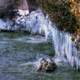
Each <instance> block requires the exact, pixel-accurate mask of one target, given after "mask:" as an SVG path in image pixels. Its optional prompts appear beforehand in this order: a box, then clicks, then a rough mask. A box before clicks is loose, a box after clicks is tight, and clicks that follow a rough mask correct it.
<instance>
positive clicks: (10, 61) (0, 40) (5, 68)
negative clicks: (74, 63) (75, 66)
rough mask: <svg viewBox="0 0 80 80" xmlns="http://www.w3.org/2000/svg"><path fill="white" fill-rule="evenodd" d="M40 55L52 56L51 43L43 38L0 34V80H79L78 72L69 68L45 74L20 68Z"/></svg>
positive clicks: (23, 67) (28, 67)
mask: <svg viewBox="0 0 80 80" xmlns="http://www.w3.org/2000/svg"><path fill="white" fill-rule="evenodd" d="M42 55H49V56H53V55H54V50H53V48H52V45H51V43H50V42H46V40H45V39H44V37H41V36H32V35H27V33H24V32H21V33H16V32H14V33H13V32H10V33H8V32H0V80H80V72H78V71H74V70H72V69H70V68H69V67H59V68H57V69H56V70H55V71H54V72H52V73H45V72H37V71H35V69H34V68H33V67H32V66H26V65H25V66H21V64H25V63H27V62H29V61H36V60H37V59H38V58H39V57H41V56H42Z"/></svg>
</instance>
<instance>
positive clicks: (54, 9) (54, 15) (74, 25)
mask: <svg viewBox="0 0 80 80" xmlns="http://www.w3.org/2000/svg"><path fill="white" fill-rule="evenodd" d="M37 1H38V3H39V5H40V6H41V8H42V9H43V11H45V12H47V13H48V14H49V16H50V18H51V20H52V21H54V22H55V23H57V26H58V28H59V29H60V30H64V31H69V32H71V33H75V31H77V29H80V1H79V0H37Z"/></svg>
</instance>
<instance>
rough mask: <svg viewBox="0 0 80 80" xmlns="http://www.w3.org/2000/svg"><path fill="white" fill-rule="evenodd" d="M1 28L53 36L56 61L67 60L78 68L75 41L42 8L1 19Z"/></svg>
mask: <svg viewBox="0 0 80 80" xmlns="http://www.w3.org/2000/svg"><path fill="white" fill-rule="evenodd" d="M0 29H1V30H10V31H29V32H31V33H32V34H35V33H38V34H42V35H44V36H45V39H48V38H51V39H52V43H53V46H54V49H55V56H54V58H53V59H54V61H55V63H59V62H64V63H65V62H66V63H68V64H70V65H71V66H72V67H75V68H77V69H78V67H79V63H80V62H79V58H78V55H77V49H76V47H75V43H74V42H73V41H72V39H71V38H72V37H71V35H70V34H69V33H65V32H61V31H59V30H58V29H57V28H56V26H55V24H52V22H51V21H50V20H49V18H48V16H44V14H43V13H42V11H41V10H40V9H38V10H36V11H32V12H31V13H30V14H29V15H27V16H26V15H25V16H17V17H16V19H15V20H14V21H13V20H12V21H11V20H9V19H5V20H4V19H0Z"/></svg>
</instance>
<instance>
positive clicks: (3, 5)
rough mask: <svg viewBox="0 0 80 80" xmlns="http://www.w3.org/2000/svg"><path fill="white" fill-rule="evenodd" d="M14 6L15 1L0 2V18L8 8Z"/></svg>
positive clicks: (4, 0) (0, 0) (2, 0)
mask: <svg viewBox="0 0 80 80" xmlns="http://www.w3.org/2000/svg"><path fill="white" fill-rule="evenodd" d="M14 4H15V0H0V16H1V14H6V12H8V10H9V8H12V7H13V5H14Z"/></svg>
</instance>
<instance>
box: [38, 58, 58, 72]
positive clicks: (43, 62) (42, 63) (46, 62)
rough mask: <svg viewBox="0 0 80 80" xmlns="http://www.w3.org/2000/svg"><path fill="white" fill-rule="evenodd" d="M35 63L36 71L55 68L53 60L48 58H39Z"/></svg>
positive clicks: (53, 69)
mask: <svg viewBox="0 0 80 80" xmlns="http://www.w3.org/2000/svg"><path fill="white" fill-rule="evenodd" d="M37 65H38V66H37V71H42V72H53V71H55V69H56V68H57V66H56V64H55V63H54V61H53V60H51V59H50V58H40V59H39V61H38V64H37Z"/></svg>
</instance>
